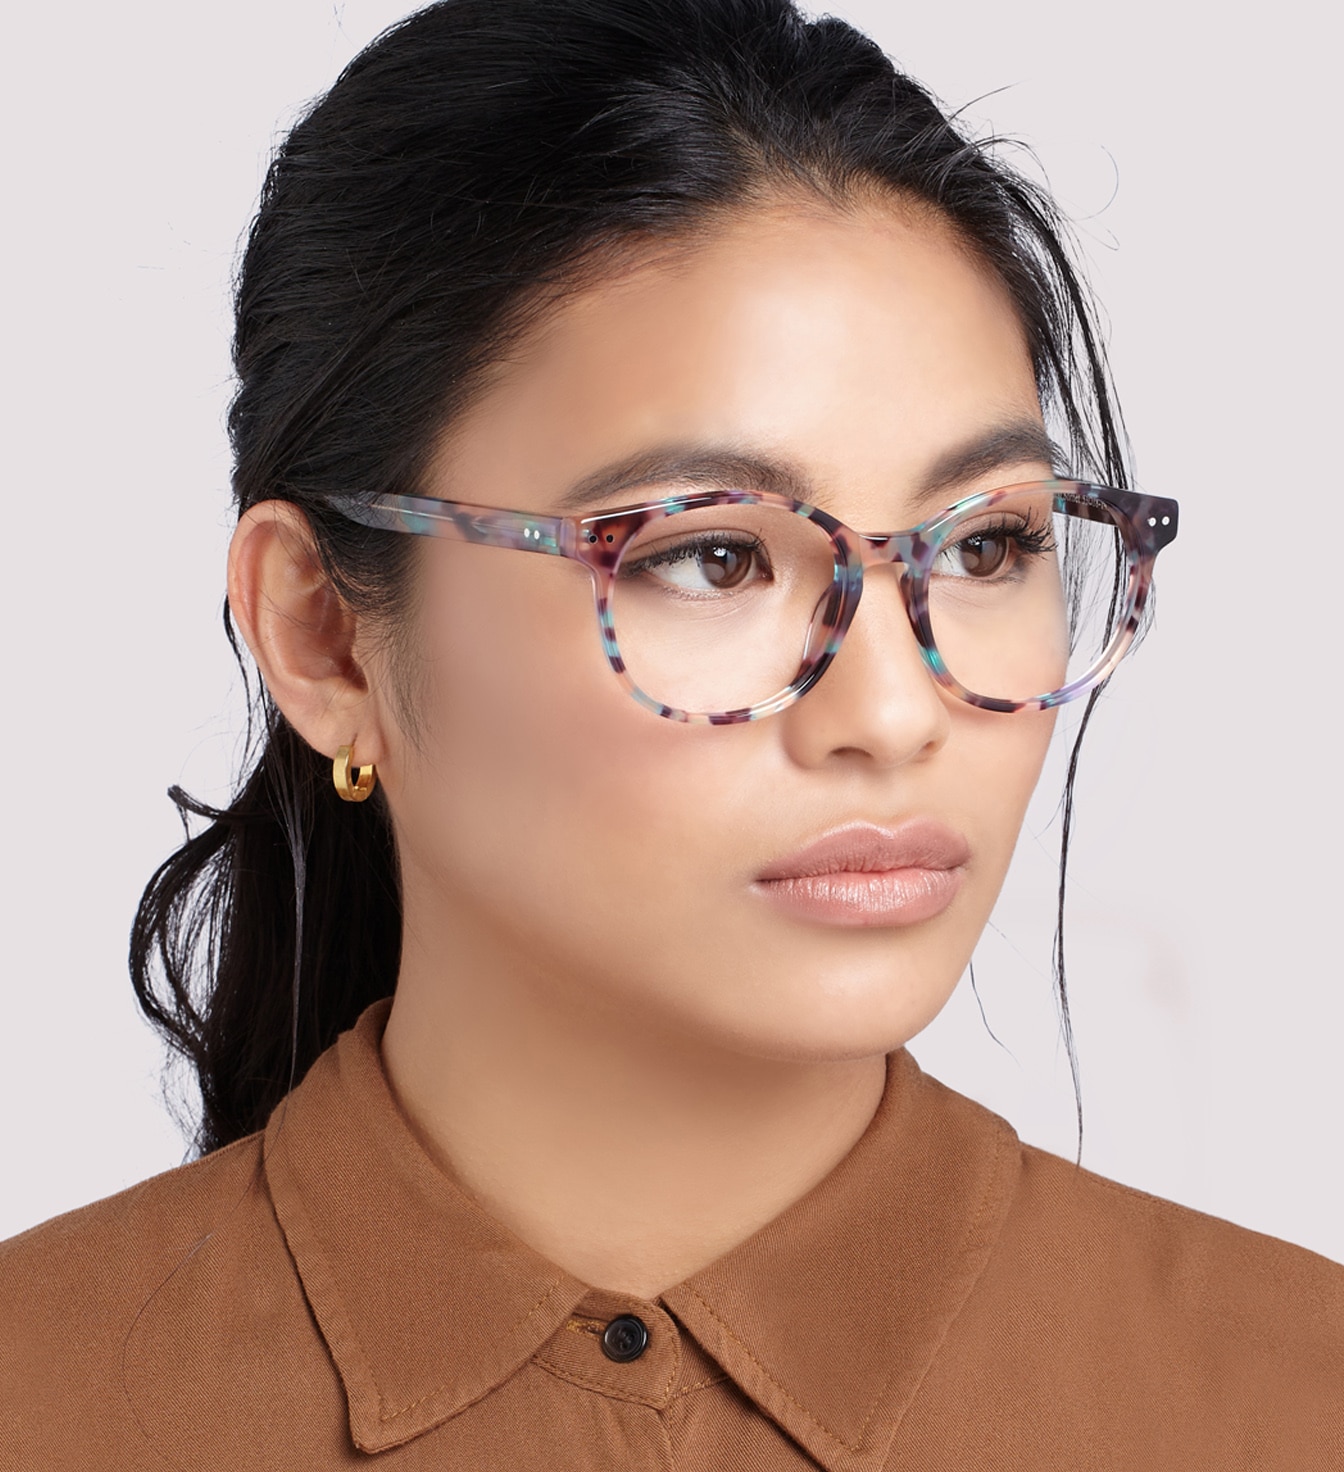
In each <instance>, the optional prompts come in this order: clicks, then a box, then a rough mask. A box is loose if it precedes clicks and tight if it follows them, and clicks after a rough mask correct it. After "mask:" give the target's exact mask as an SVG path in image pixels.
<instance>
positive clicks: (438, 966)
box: [383, 925, 886, 1299]
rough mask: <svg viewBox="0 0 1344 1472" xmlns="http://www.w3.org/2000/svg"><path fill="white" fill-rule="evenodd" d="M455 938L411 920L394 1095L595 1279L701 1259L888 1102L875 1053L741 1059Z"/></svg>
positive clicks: (535, 1230)
mask: <svg viewBox="0 0 1344 1472" xmlns="http://www.w3.org/2000/svg"><path fill="white" fill-rule="evenodd" d="M453 935H454V940H453V942H452V945H451V949H448V948H446V947H445V946H444V945H441V944H435V943H432V942H430V937H429V935H428V934H427V932H426V930H425V928H424V927H422V926H411V925H408V926H407V927H406V937H407V939H406V942H405V945H404V947H403V956H402V968H401V973H400V975H399V977H398V982H397V991H396V996H395V999H394V1001H393V1004H392V1011H391V1014H390V1016H389V1018H388V1023H387V1030H386V1032H385V1034H384V1038H383V1063H384V1067H385V1069H386V1070H387V1074H388V1078H389V1081H390V1083H391V1087H392V1090H393V1093H394V1094H395V1096H396V1098H397V1101H398V1103H399V1104H400V1106H401V1108H402V1110H403V1111H404V1113H405V1114H406V1116H407V1118H408V1119H409V1121H410V1124H411V1127H412V1129H413V1130H414V1131H415V1132H416V1134H417V1135H418V1137H419V1139H420V1141H421V1143H422V1145H423V1146H424V1148H425V1149H426V1150H427V1151H428V1152H429V1154H430V1155H431V1157H433V1158H434V1159H435V1160H436V1161H437V1162H438V1163H439V1164H440V1166H441V1167H443V1168H444V1169H446V1170H448V1171H449V1172H450V1173H451V1174H453V1175H454V1176H456V1178H457V1179H458V1180H459V1182H460V1183H461V1184H462V1185H463V1186H464V1187H465V1188H466V1189H467V1190H468V1191H469V1192H470V1193H471V1194H472V1195H473V1196H474V1197H475V1198H476V1199H477V1200H478V1201H479V1202H480V1203H481V1205H482V1206H483V1207H484V1208H485V1209H486V1210H487V1211H489V1212H490V1213H491V1215H492V1216H494V1217H495V1218H496V1219H497V1220H499V1221H500V1222H502V1223H503V1224H504V1225H505V1226H507V1227H508V1228H509V1229H510V1230H511V1231H512V1232H513V1233H514V1234H515V1235H516V1236H518V1237H519V1238H521V1239H522V1240H523V1241H524V1242H526V1243H527V1244H528V1245H529V1246H531V1247H532V1248H533V1249H535V1250H536V1251H537V1252H540V1253H541V1254H542V1255H543V1256H544V1257H546V1258H548V1259H549V1260H550V1261H552V1262H554V1263H555V1264H556V1265H557V1266H559V1267H562V1268H564V1269H566V1270H567V1271H568V1272H570V1273H573V1274H574V1275H575V1276H576V1277H578V1278H579V1279H581V1280H582V1281H584V1282H586V1283H588V1284H589V1285H590V1286H591V1287H594V1288H604V1289H608V1290H613V1291H616V1292H622V1293H629V1294H633V1295H635V1296H637V1297H642V1298H646V1299H652V1298H655V1297H657V1295H658V1294H659V1293H661V1292H662V1291H663V1290H664V1289H665V1288H669V1287H671V1286H672V1285H673V1284H675V1283H678V1282H680V1281H681V1280H682V1279H684V1278H685V1277H687V1276H689V1275H690V1274H691V1273H693V1272H695V1271H697V1270H698V1269H699V1268H702V1267H704V1266H706V1265H707V1264H708V1263H711V1262H713V1261H714V1260H715V1259H716V1258H718V1257H720V1256H722V1255H723V1254H724V1253H725V1252H727V1251H729V1250H730V1249H731V1248H733V1247H735V1246H736V1245H737V1244H738V1243H739V1242H742V1241H744V1240H745V1239H746V1238H747V1237H749V1236H751V1235H752V1233H754V1232H755V1231H757V1230H758V1229H759V1228H760V1227H762V1226H764V1225H765V1224H766V1223H767V1222H769V1221H771V1220H772V1219H773V1218H774V1217H776V1216H778V1215H779V1213H780V1212H781V1211H783V1210H784V1209H785V1208H786V1207H788V1206H790V1205H791V1204H792V1203H793V1202H794V1201H796V1200H798V1199H799V1198H800V1197H802V1196H803V1195H805V1194H806V1193H807V1192H808V1191H809V1190H810V1189H811V1188H812V1187H813V1186H815V1185H816V1184H817V1183H818V1182H819V1181H821V1180H822V1179H823V1178H824V1177H825V1176H826V1175H828V1174H829V1173H830V1171H831V1170H833V1169H834V1167H835V1166H836V1165H837V1164H838V1163H839V1162H840V1161H841V1160H842V1159H843V1158H844V1156H845V1155H847V1154H848V1152H849V1151H850V1149H851V1148H852V1147H853V1146H854V1144H855V1142H856V1141H857V1140H858V1138H859V1137H860V1135H862V1134H863V1132H864V1130H865V1129H866V1128H867V1126H868V1123H869V1122H870V1121H871V1119H872V1117H873V1114H874V1112H875V1111H876V1109H877V1105H878V1103H879V1101H880V1099H881V1097H882V1090H883V1087H884V1085H885V1080H886V1060H885V1057H884V1056H883V1055H881V1054H878V1055H875V1056H869V1057H864V1058H859V1059H853V1060H843V1061H833V1060H823V1061H813V1060H780V1059H773V1058H756V1057H750V1056H746V1055H743V1054H741V1053H734V1052H732V1051H731V1048H730V1046H729V1045H728V1044H727V1043H726V1042H725V1041H723V1040H718V1041H717V1042H716V1041H711V1040H706V1039H704V1038H695V1037H689V1036H686V1035H685V1034H684V1033H679V1032H678V1031H677V1030H676V1029H675V1028H673V1027H671V1026H664V1025H659V1024H657V1023H653V1022H648V1021H641V1020H640V1019H638V1018H637V1017H632V1015H631V1014H632V1013H633V1011H634V1008H633V1007H619V1008H618V1007H612V1006H607V1007H602V1006H600V1005H599V1004H597V1003H595V1002H593V1001H592V1000H590V999H585V1000H582V1001H580V1000H576V992H577V988H575V987H574V986H572V985H571V986H569V987H566V986H565V985H564V979H563V978H559V977H556V976H554V975H548V974H545V973H544V972H542V971H541V970H539V969H538V968H537V966H536V965H535V963H532V964H529V963H527V962H524V961H520V960H518V959H517V958H510V959H508V960H502V959H501V957H500V956H499V955H498V954H497V953H495V954H492V953H491V952H490V951H489V949H488V948H487V947H486V946H484V945H482V944H479V943H478V944H473V943H472V942H471V940H470V939H469V938H464V935H463V931H462V930H461V929H459V928H457V927H454V928H453ZM438 939H441V936H440V937H435V940H438Z"/></svg>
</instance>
